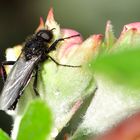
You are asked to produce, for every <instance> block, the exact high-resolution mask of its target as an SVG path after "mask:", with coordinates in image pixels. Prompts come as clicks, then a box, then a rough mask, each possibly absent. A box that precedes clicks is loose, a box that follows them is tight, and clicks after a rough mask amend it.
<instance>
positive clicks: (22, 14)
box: [0, 0, 140, 133]
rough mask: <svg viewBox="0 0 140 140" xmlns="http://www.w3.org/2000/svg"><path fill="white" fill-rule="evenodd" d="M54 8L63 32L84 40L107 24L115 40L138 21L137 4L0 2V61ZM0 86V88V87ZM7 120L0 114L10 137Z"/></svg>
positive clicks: (135, 0) (124, 0) (132, 0)
mask: <svg viewBox="0 0 140 140" xmlns="http://www.w3.org/2000/svg"><path fill="white" fill-rule="evenodd" d="M50 6H52V7H53V8H54V13H55V19H56V20H57V22H58V23H59V24H60V25H61V27H65V28H73V29H76V30H77V31H79V32H80V33H81V34H82V35H83V36H84V38H86V37H88V36H89V35H91V34H98V33H102V34H104V31H105V25H106V22H107V20H111V21H112V24H113V25H114V30H115V35H116V36H119V34H120V32H121V30H122V28H123V25H125V24H127V23H131V22H136V21H140V8H139V7H140V1H139V0H117V1H114V0H38V1H35V0H1V1H0V53H1V55H0V61H3V60H4V59H5V58H4V51H5V49H6V48H8V47H12V46H13V45H16V44H19V43H22V42H23V41H24V39H25V38H26V36H28V35H30V34H32V33H33V32H34V31H35V29H36V28H37V26H38V24H39V17H40V16H42V17H43V18H44V19H46V16H47V13H48V10H49V8H50ZM2 85H3V84H2V82H1V83H0V87H2ZM11 122H12V120H11V118H10V117H9V116H7V115H6V114H5V113H4V112H2V111H0V127H1V128H3V129H4V130H5V131H7V132H8V133H10V129H11Z"/></svg>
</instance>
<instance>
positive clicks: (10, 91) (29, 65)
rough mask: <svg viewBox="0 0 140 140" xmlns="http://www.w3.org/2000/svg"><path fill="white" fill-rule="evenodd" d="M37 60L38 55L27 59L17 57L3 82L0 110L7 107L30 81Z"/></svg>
mask: <svg viewBox="0 0 140 140" xmlns="http://www.w3.org/2000/svg"><path fill="white" fill-rule="evenodd" d="M38 60H39V57H34V58H32V59H31V60H29V61H26V60H25V57H24V56H20V57H19V59H18V60H17V62H16V63H15V64H14V66H13V67H12V69H11V71H10V74H9V75H8V77H7V79H6V82H5V84H4V87H3V90H2V93H1V97H0V109H1V110H7V109H9V108H10V107H11V106H12V105H13V104H14V103H15V101H16V99H17V98H18V97H19V96H20V95H21V94H22V91H23V90H24V88H25V87H26V85H27V84H28V82H29V81H30V78H31V75H32V72H33V69H34V66H35V64H36V63H37V62H38Z"/></svg>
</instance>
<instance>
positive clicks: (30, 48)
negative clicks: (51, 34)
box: [23, 38, 48, 60]
mask: <svg viewBox="0 0 140 140" xmlns="http://www.w3.org/2000/svg"><path fill="white" fill-rule="evenodd" d="M47 48H48V44H47V43H46V42H44V41H43V40H38V39H36V38H34V39H31V40H29V41H27V42H26V44H25V47H24V48H23V54H24V56H25V58H26V60H30V59H32V57H38V56H40V55H43V54H44V52H46V51H47Z"/></svg>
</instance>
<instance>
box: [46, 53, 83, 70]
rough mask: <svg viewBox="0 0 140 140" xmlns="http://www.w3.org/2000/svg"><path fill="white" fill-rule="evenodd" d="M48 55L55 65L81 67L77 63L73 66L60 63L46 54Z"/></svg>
mask: <svg viewBox="0 0 140 140" xmlns="http://www.w3.org/2000/svg"><path fill="white" fill-rule="evenodd" d="M48 57H49V58H50V59H51V60H52V61H53V62H54V63H55V64H56V65H59V66H64V67H74V68H75V67H76V68H77V67H78V68H79V67H81V65H79V66H73V65H65V64H60V63H58V62H57V61H56V60H55V59H54V58H52V57H51V56H49V55H48Z"/></svg>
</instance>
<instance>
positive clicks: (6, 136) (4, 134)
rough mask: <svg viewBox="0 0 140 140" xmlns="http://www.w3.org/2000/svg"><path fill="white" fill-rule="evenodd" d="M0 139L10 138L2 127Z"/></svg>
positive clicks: (8, 139) (6, 139) (7, 139)
mask: <svg viewBox="0 0 140 140" xmlns="http://www.w3.org/2000/svg"><path fill="white" fill-rule="evenodd" d="M0 140H10V138H9V136H8V135H7V134H6V133H5V132H4V131H3V130H2V129H0Z"/></svg>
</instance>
